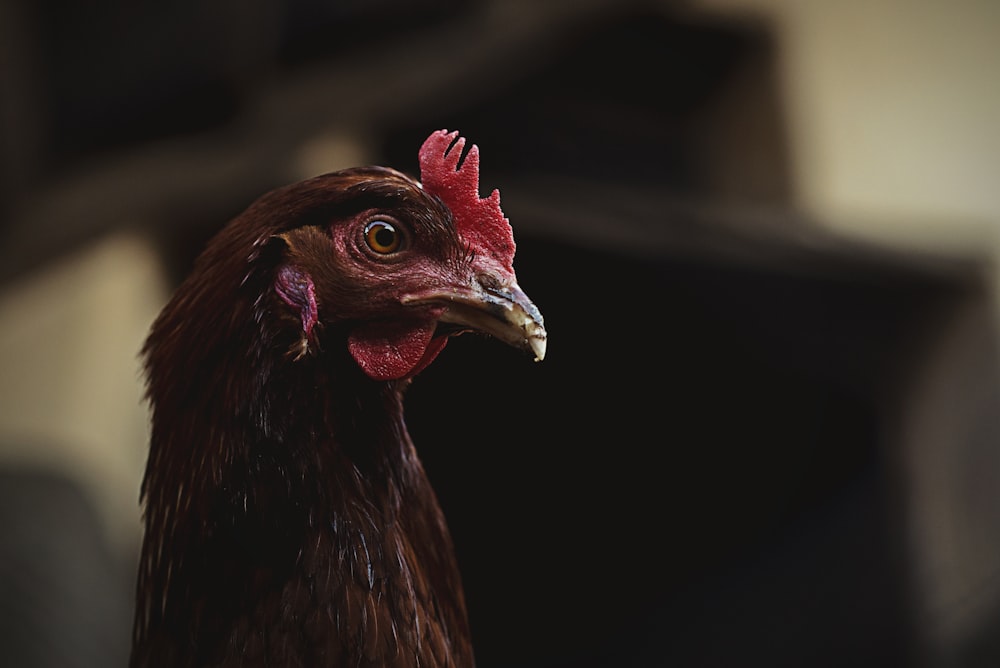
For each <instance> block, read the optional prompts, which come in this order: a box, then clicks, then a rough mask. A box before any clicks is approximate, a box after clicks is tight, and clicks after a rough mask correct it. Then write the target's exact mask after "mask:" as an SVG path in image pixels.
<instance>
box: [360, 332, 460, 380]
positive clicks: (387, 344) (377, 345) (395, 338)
mask: <svg viewBox="0 0 1000 668" xmlns="http://www.w3.org/2000/svg"><path fill="white" fill-rule="evenodd" d="M435 326H436V323H435V321H434V320H415V321H403V322H371V323H366V324H363V325H359V326H358V327H356V328H354V330H353V331H352V332H351V333H350V335H349V336H348V338H347V348H348V350H349V351H350V352H351V356H352V357H354V360H355V361H356V362H357V363H358V366H360V367H361V369H362V371H364V372H365V373H366V374H367V375H368V376H369V377H370V378H372V379H374V380H396V379H399V378H406V377H407V376H413V375H415V374H417V373H419V372H420V371H422V370H423V369H424V368H426V367H427V365H428V364H430V363H431V362H433V361H434V358H435V357H437V355H438V353H440V352H441V350H442V349H443V348H444V346H445V344H446V343H447V342H448V339H447V337H439V338H437V339H434V338H433V337H434V328H435Z"/></svg>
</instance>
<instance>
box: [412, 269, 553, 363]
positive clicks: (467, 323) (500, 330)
mask: <svg viewBox="0 0 1000 668" xmlns="http://www.w3.org/2000/svg"><path fill="white" fill-rule="evenodd" d="M403 303H404V304H407V305H418V304H429V303H433V304H434V305H436V306H439V307H444V310H443V312H442V314H441V315H440V316H439V318H438V322H442V323H448V324H450V325H456V326H458V327H459V328H460V331H463V330H475V331H478V332H482V333H483V334H488V335H490V336H492V337H494V338H496V339H499V340H500V341H503V342H504V343H506V344H508V345H511V346H513V347H515V348H519V349H521V350H525V351H530V352H531V353H532V354H533V355H534V356H535V361H536V362H540V361H541V360H542V359H544V357H545V343H546V333H545V324H544V319H543V318H542V314H541V312H539V310H538V308H537V307H536V306H535V305H534V304H533V303H532V302H531V300H530V299H528V295H526V294H524V291H523V290H521V288H520V287H519V286H518V285H517V281H516V280H513V279H512V280H510V281H507V282H504V283H499V284H498V282H497V281H496V280H495V279H493V277H492V276H490V275H487V276H484V277H483V278H481V279H478V280H473V281H472V283H471V285H470V286H469V287H467V288H462V289H460V290H453V291H452V290H449V291H446V292H443V293H436V294H433V295H426V294H425V295H419V296H418V295H413V296H408V297H405V298H404V299H403Z"/></svg>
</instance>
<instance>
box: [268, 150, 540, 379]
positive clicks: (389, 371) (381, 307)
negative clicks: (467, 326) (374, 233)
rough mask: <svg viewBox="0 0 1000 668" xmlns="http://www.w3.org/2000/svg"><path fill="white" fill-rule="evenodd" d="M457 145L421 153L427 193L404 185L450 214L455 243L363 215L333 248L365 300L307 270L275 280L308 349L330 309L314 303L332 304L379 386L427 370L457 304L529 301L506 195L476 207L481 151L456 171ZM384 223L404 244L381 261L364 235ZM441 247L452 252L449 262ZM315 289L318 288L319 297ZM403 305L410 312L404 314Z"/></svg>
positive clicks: (334, 230) (285, 271) (341, 229)
mask: <svg viewBox="0 0 1000 668" xmlns="http://www.w3.org/2000/svg"><path fill="white" fill-rule="evenodd" d="M457 135H458V133H455V132H453V133H448V132H446V131H443V130H441V131H438V132H435V133H433V134H432V135H431V136H430V137H429V138H428V139H427V141H425V142H424V145H423V147H422V148H421V150H420V166H421V176H422V178H423V183H422V187H421V184H416V183H415V182H412V181H410V182H409V183H407V184H406V185H407V186H408V187H409V186H416V188H417V191H416V194H417V195H418V196H419V197H423V198H426V197H427V195H428V194H429V195H430V196H432V198H434V199H436V200H437V202H438V203H443V204H444V205H445V208H442V207H440V206H439V205H438V207H437V208H438V209H439V210H440V214H439V215H441V216H442V217H443V218H445V219H446V221H447V222H446V223H443V225H444V226H445V227H447V228H448V230H447V232H448V234H444V235H442V234H437V235H433V234H426V233H424V231H423V230H419V229H417V228H416V226H412V227H413V229H407V222H406V221H405V220H403V219H402V218H399V217H397V218H393V217H392V216H391V215H389V214H386V213H385V212H383V211H380V210H370V211H362V212H360V213H359V214H356V215H355V216H353V217H351V218H350V219H348V220H346V221H345V220H341V221H339V222H338V223H336V224H334V225H333V226H332V227H331V229H330V241H331V242H332V246H333V248H332V249H331V251H332V253H333V255H334V256H335V257H334V258H333V259H334V260H335V264H336V266H337V267H338V270H339V271H340V272H341V273H342V275H344V276H349V277H353V278H354V279H355V280H356V281H357V282H358V283H361V284H363V285H364V286H365V287H366V290H365V291H364V292H363V293H358V292H357V291H353V292H351V294H350V296H348V297H343V296H341V295H343V294H344V291H343V290H340V291H339V292H338V290H337V289H336V288H334V289H330V288H329V287H327V286H324V285H322V278H321V276H319V275H315V274H318V271H314V270H313V269H312V267H310V266H309V264H310V263H305V265H300V264H290V265H286V266H285V267H283V268H282V270H281V271H280V273H279V275H278V277H277V281H276V285H275V290H276V292H277V294H278V295H279V296H280V297H281V299H282V300H283V301H284V302H285V303H287V304H288V305H290V306H293V307H295V308H297V309H298V310H299V312H300V318H301V323H302V328H303V333H304V335H305V337H306V338H307V339H308V338H310V337H311V335H312V329H313V326H314V325H315V324H316V323H317V322H318V321H320V320H321V318H320V316H321V315H322V313H321V312H322V311H323V309H324V304H322V303H319V304H317V293H318V294H320V295H325V296H327V297H328V298H329V299H330V300H331V301H334V302H335V303H334V304H331V305H327V306H328V307H329V308H332V309H333V310H335V311H336V312H337V315H338V316H339V317H340V318H343V319H345V320H349V321H352V322H354V323H355V324H354V325H352V326H351V329H350V331H349V333H348V339H347V346H348V350H349V352H350V354H351V356H352V357H353V358H354V360H355V361H356V362H357V364H358V365H359V366H360V367H361V369H362V370H363V371H364V372H365V373H366V374H367V375H368V376H369V377H370V378H372V379H374V380H380V381H384V380H395V379H401V378H408V377H411V376H413V375H415V374H417V373H419V372H420V371H422V370H423V369H424V368H426V367H427V365H428V364H430V363H431V362H432V361H433V360H434V358H435V357H436V356H437V355H438V354H439V353H440V352H441V350H442V349H443V348H444V346H445V345H446V343H447V336H440V335H439V336H435V332H436V331H437V325H438V322H439V320H440V319H441V318H442V316H443V315H445V313H446V312H447V311H449V310H451V309H450V307H451V304H453V303H455V302H462V303H464V304H479V305H480V306H484V304H481V303H480V301H481V300H482V299H483V297H484V296H485V297H486V299H487V301H490V300H491V299H492V297H491V296H489V295H487V293H491V294H492V295H496V294H498V292H497V291H499V293H504V294H507V295H510V294H512V293H517V294H519V295H521V296H523V293H521V292H520V290H519V289H518V288H517V279H516V276H515V274H514V268H513V259H514V249H515V246H514V238H513V234H512V232H511V227H510V223H509V221H508V220H507V219H506V218H505V217H504V215H503V212H502V211H501V210H500V194H499V192H498V191H496V190H494V191H493V192H492V193H491V195H490V196H489V197H487V198H480V197H479V193H478V188H479V151H478V148H477V147H476V146H472V147H471V148H470V149H469V151H468V154H467V155H466V156H465V159H464V161H461V165H459V163H460V159H461V154H462V149H463V148H464V145H465V140H464V139H463V138H461V137H458V138H457V140H456V137H457ZM394 174H395V176H398V177H401V178H405V177H403V176H402V175H400V174H398V173H394ZM383 218H384V219H386V220H387V221H388V222H390V223H391V224H392V225H393V226H394V227H398V228H399V229H398V232H399V233H400V234H401V235H402V236H403V237H404V244H403V245H402V246H400V249H399V250H398V251H392V252H389V253H382V252H377V251H376V250H375V249H374V248H373V246H372V245H371V243H370V241H366V239H365V235H364V233H363V230H364V229H365V226H366V225H367V224H370V223H371V222H372V221H379V220H382V219H383ZM439 231H440V230H439ZM296 236H297V235H296V233H295V232H292V233H290V234H289V235H288V236H287V237H286V241H288V242H289V244H290V246H292V247H294V246H295V244H296V243H297V242H296V240H295V239H296ZM442 237H443V238H442ZM432 242H433V244H432ZM310 243H312V242H310ZM444 246H451V248H450V250H449V251H447V252H445V251H442V247H444ZM303 266H305V267H306V268H305V269H303ZM310 272H312V273H313V274H314V275H310ZM313 280H316V281H318V282H320V286H319V288H320V289H317V286H316V285H315V284H314V283H313ZM342 282H343V281H337V282H336V283H338V284H339V283H342ZM330 283H331V284H333V283H335V281H330ZM421 295H423V297H420V296H421ZM321 299H322V298H321ZM524 299H525V302H527V298H526V297H525V298H524ZM401 304H409V305H408V306H406V307H405V308H403V309H400V305H401ZM527 304H528V305H529V306H530V302H527ZM530 308H531V309H533V308H534V307H533V306H530ZM535 313H537V311H535ZM538 318H539V323H540V316H538Z"/></svg>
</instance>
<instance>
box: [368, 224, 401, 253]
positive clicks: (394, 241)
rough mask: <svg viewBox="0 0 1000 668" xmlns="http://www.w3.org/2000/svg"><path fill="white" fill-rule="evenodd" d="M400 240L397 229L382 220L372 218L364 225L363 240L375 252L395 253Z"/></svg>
mask: <svg viewBox="0 0 1000 668" xmlns="http://www.w3.org/2000/svg"><path fill="white" fill-rule="evenodd" d="M401 241H402V235H401V234H400V232H399V230H397V229H396V228H395V226H393V225H392V224H390V223H387V222H386V221H384V220H373V221H372V222H370V223H368V224H367V225H366V226H365V242H366V243H367V244H368V247H369V248H371V249H372V250H373V251H375V252H376V253H380V254H383V255H385V254H388V253H395V252H396V251H397V250H399V246H400V243H401Z"/></svg>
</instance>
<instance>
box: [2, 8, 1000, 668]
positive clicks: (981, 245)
mask: <svg viewBox="0 0 1000 668" xmlns="http://www.w3.org/2000/svg"><path fill="white" fill-rule="evenodd" d="M998 36H1000V4H997V3H993V2H989V1H988V0H954V1H953V2H948V3H943V2H932V1H930V0H926V1H925V0H912V1H904V0H868V1H866V2H860V1H855V0H848V1H845V2H839V3H829V2H809V1H806V2H803V1H801V0H700V1H690V2H679V1H678V2H668V1H666V0H662V1H659V2H655V1H648V2H635V1H623V0H603V1H602V0H575V1H569V0H563V1H556V0H551V1H548V2H532V1H529V0H411V1H409V2H402V1H400V0H377V1H369V2H360V1H358V0H326V1H325V2H322V1H320V0H286V1H284V2H282V1H280V0H241V1H240V2H236V1H235V0H207V1H206V0H200V1H197V2H195V1H194V0H182V1H180V2H174V3H158V4H153V3H134V2H127V1H126V0H96V1H94V2H89V3H77V2H71V1H70V0H41V1H36V2H28V0H0V235H2V237H0V370H2V374H0V636H2V645H3V647H4V656H5V659H4V661H5V662H7V663H6V665H11V666H115V665H124V664H125V662H126V659H127V653H128V642H129V636H130V625H131V612H132V610H131V606H132V601H131V596H132V586H133V578H134V567H135V566H134V564H135V559H136V551H137V549H138V545H139V540H140V524H139V509H138V488H139V481H140V477H141V473H142V468H143V464H144V460H145V453H146V438H147V413H146V406H145V405H144V403H143V401H142V382H141V375H140V371H139V365H138V358H137V353H138V350H139V347H140V345H141V342H142V340H143V337H144V335H145V332H146V331H147V329H148V327H149V325H150V323H151V321H152V319H153V317H154V316H155V314H156V313H157V312H158V310H159V309H160V307H161V306H162V305H163V304H164V302H165V300H166V299H167V297H168V295H169V294H170V291H171V290H172V288H173V287H174V285H176V283H177V282H178V281H179V280H180V278H181V276H183V275H184V273H185V272H186V271H187V270H188V268H189V267H190V266H191V263H192V261H193V259H194V257H195V255H196V254H197V252H198V251H199V250H200V248H201V247H202V245H203V244H204V242H205V241H206V240H207V238H208V237H209V236H210V235H211V234H212V233H213V232H215V231H216V230H217V229H219V227H220V226H221V225H222V224H224V223H225V222H226V221H227V220H228V219H230V218H231V217H233V216H235V215H236V214H238V213H239V212H240V211H241V210H242V209H243V208H244V207H245V206H246V205H247V204H249V202H250V201H252V200H253V199H254V198H256V197H257V196H258V195H260V194H262V193H264V192H266V191H268V190H270V189H272V188H274V187H276V186H279V185H282V184H285V183H288V182H291V181H295V180H298V179H301V178H304V177H307V176H312V175H315V174H318V173H322V172H327V171H332V170H335V169H339V168H342V167H347V166H352V165H358V164H371V163H378V164H387V165H391V166H394V167H397V168H399V169H403V170H405V171H408V172H410V173H416V155H417V149H418V147H419V146H420V143H421V142H422V140H423V139H424V138H425V137H426V136H427V135H428V134H429V133H430V132H431V131H432V130H435V129H438V128H442V127H444V128H452V129H455V128H457V129H460V130H461V131H462V132H463V134H465V135H466V136H467V137H469V138H470V139H471V140H472V141H474V142H476V143H478V144H479V146H480V148H481V150H482V154H483V165H482V182H483V188H484V191H486V190H488V189H491V188H493V187H499V188H500V189H501V191H502V193H503V205H504V210H505V212H506V214H507V215H508V216H509V217H510V219H511V220H512V221H513V224H514V228H515V232H516V235H517V239H518V262H517V266H518V275H519V277H520V279H521V280H520V283H521V285H522V286H523V287H524V288H525V290H526V291H527V292H528V294H530V295H531V297H532V298H533V300H534V301H535V303H536V304H538V305H539V307H540V308H541V310H542V312H543V313H544V314H545V317H546V324H547V326H548V329H549V332H550V339H551V340H550V346H549V357H548V358H547V359H546V360H545V362H544V363H543V364H540V365H534V364H531V363H530V362H529V360H528V359H527V358H525V357H522V356H521V355H519V354H517V353H516V352H514V351H510V350H507V349H505V348H504V347H503V346H498V345H495V344H490V343H489V342H483V341H480V340H478V339H469V340H467V339H466V338H462V339H459V340H458V341H456V342H455V343H454V344H452V346H449V350H448V352H447V354H445V355H443V356H442V358H440V359H439V361H438V362H436V363H435V365H433V366H432V367H431V368H430V369H428V370H427V371H426V372H425V373H424V374H423V375H422V376H421V377H420V378H419V379H418V380H417V382H416V383H415V384H414V386H413V388H412V389H411V392H410V396H409V402H408V414H409V422H410V425H411V431H412V432H413V435H414V439H415V440H416V442H417V444H418V446H419V448H420V451H421V454H422V456H423V458H424V460H425V464H426V466H427V468H428V470H429V473H430V475H431V478H432V479H433V482H434V484H435V486H436V487H437V489H438V492H439V496H440V498H441V501H442V504H443V505H444V507H445V511H446V514H447V515H448V518H449V522H450V525H451V527H452V530H453V533H454V535H455V540H456V543H457V549H458V551H459V560H460V563H461V565H462V568H463V573H464V577H465V579H466V584H467V597H468V601H469V606H470V614H471V618H472V625H473V631H474V635H475V641H476V646H477V654H478V659H479V665H480V666H481V668H496V667H501V666H529V667H538V668H543V667H544V668H549V667H560V668H569V667H571V666H573V667H576V666H579V667H596V666H602V667H603V666H659V665H670V666H751V665H752V666H758V665H760V666H844V665H851V666H921V667H929V668H937V667H939V666H995V665H1000V635H998V633H1000V485H998V484H997V480H998V474H1000V449H998V448H997V437H998V435H1000V412H998V408H1000V403H998V402H1000V376H998V372H1000V360H998V351H997V344H998V341H1000V339H998V332H997V322H996V320H997V318H996V315H997V307H998V305H1000V301H998V299H997V287H998V280H1000V279H998V277H997V274H996V270H995V265H996V260H997V258H998V255H1000V241H998V237H997V230H998V225H1000V186H998V177H1000V128H998V120H997V119H1000V79H998V77H997V75H996V72H998V71H1000V40H998V39H997V37H998ZM498 412H502V414H503V415H506V416H509V417H508V418H507V419H506V420H505V421H504V422H503V423H502V424H506V425H507V426H508V427H509V429H507V430H505V429H497V428H496V426H497V421H496V419H495V416H496V414H497V413H498ZM485 424H489V425H491V427H490V428H489V429H486V428H484V426H483V425H485Z"/></svg>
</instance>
